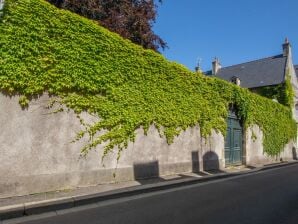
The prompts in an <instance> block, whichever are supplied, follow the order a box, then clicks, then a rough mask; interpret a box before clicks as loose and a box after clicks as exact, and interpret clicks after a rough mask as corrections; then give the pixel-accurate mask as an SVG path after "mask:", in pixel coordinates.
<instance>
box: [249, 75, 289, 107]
mask: <svg viewBox="0 0 298 224" xmlns="http://www.w3.org/2000/svg"><path fill="white" fill-rule="evenodd" d="M253 92H255V93H257V94H259V95H261V96H264V97H267V98H269V99H275V100H277V101H278V102H279V103H281V104H283V105H285V106H287V107H293V105H294V95H295V93H294V90H293V86H292V84H291V77H290V75H289V74H287V75H286V79H285V81H284V83H281V84H279V85H274V86H264V87H259V88H255V89H253Z"/></svg>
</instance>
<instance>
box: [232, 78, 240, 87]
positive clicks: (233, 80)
mask: <svg viewBox="0 0 298 224" xmlns="http://www.w3.org/2000/svg"><path fill="white" fill-rule="evenodd" d="M231 82H232V83H234V84H236V85H237V86H240V79H239V78H238V77H236V76H233V77H232V78H231Z"/></svg>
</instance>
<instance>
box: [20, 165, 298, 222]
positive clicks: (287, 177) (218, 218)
mask: <svg viewBox="0 0 298 224" xmlns="http://www.w3.org/2000/svg"><path fill="white" fill-rule="evenodd" d="M48 215H49V216H50V217H48V218H42V216H41V217H39V219H38V220H34V221H32V220H31V221H25V222H22V223H26V224H41V223H42V224H60V223H63V224H66V223H69V224H77V223H82V224H83V223H84V224H85V223H86V224H95V223H96V224H99V223H100V224H111V223H115V224H116V223H117V224H121V223H125V224H133V223H142V224H143V223H144V224H146V223H152V224H158V223H161V224H167V223H170V224H174V223H179V224H182V223H198V224H215V223H216V224H219V223H221V224H234V223H235V224H236V223H237V224H245V223H249V224H267V223H268V224H288V223H291V224H292V223H293V224H298V165H292V166H287V167H282V168H277V169H272V170H267V171H261V172H259V173H254V174H249V175H244V176H238V177H233V178H228V179H223V180H217V181H211V182H207V183H201V184H196V185H192V186H186V187H181V188H176V189H169V190H165V191H160V192H154V193H149V194H143V195H139V196H133V197H129V198H123V199H117V200H111V201H108V202H102V203H99V204H97V205H95V204H94V205H90V206H87V207H81V208H76V209H70V210H64V211H60V212H58V215H57V214H56V215H55V214H54V215H53V214H48ZM52 215H53V216H52Z"/></svg>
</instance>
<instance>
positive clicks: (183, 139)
mask: <svg viewBox="0 0 298 224" xmlns="http://www.w3.org/2000/svg"><path fill="white" fill-rule="evenodd" d="M49 100H50V98H49V96H48V95H47V94H44V95H43V96H41V97H39V98H38V99H33V100H32V101H31V102H30V105H29V107H28V109H25V110H23V109H22V108H21V107H20V105H19V103H18V97H16V96H14V97H9V96H5V95H3V94H1V93H0V127H1V131H0V177H1V178H0V198H3V197H9V196H16V195H26V194H32V193H39V192H47V191H54V190H63V189H69V188H75V187H81V186H92V185H97V184H104V183H111V182H118V181H128V180H133V179H142V178H146V177H154V176H155V177H158V176H163V175H168V174H181V173H185V172H198V171H203V170H210V169H224V168H225V161H224V137H223V135H222V134H220V133H216V132H215V131H212V134H211V135H210V136H209V137H208V138H206V139H205V138H202V137H201V136H200V129H199V127H198V126H196V127H193V128H189V129H187V130H186V131H184V132H182V133H181V134H180V135H179V136H177V137H176V138H175V139H174V143H172V144H171V145H168V144H167V142H166V139H165V138H163V137H160V134H159V133H158V131H157V129H156V128H155V127H154V126H151V127H150V128H149V131H148V134H147V135H146V136H145V135H144V132H143V130H142V129H138V130H136V136H137V137H136V140H135V142H130V143H129V145H128V148H127V149H125V150H123V152H122V153H121V157H120V160H119V161H118V163H117V159H116V158H117V153H118V150H117V149H114V150H113V151H112V152H111V153H109V154H108V155H107V156H106V157H105V158H104V160H103V161H102V160H101V158H102V155H103V145H100V146H98V147H97V148H96V149H95V150H92V151H90V152H89V154H88V155H87V157H86V158H85V157H81V156H80V152H81V149H82V147H83V146H84V145H86V143H87V142H88V141H87V139H86V138H85V139H81V140H79V141H77V142H75V143H72V141H73V140H74V138H75V136H76V133H78V132H79V131H80V130H82V129H83V126H82V125H81V124H80V121H79V119H78V118H77V117H76V114H75V113H74V112H73V111H71V110H68V111H67V110H65V111H64V112H59V113H52V111H53V110H55V108H53V109H48V107H47V105H48V103H49ZM81 117H83V118H84V120H85V122H87V123H93V122H96V121H97V120H98V119H97V118H96V117H94V116H91V115H88V114H87V113H82V114H81ZM252 133H254V135H256V136H257V138H253V137H252ZM99 134H100V133H99ZM262 139H263V133H262V131H261V130H260V129H259V127H258V126H253V127H251V128H249V129H248V130H247V132H246V133H245V138H244V156H243V159H244V163H246V164H247V165H255V164H266V163H270V162H273V161H277V160H279V159H280V158H282V159H283V160H291V159H293V158H294V155H296V151H295V153H294V151H293V143H289V144H288V145H287V146H286V147H285V150H284V152H283V153H282V154H281V155H280V156H279V157H275V158H271V157H268V156H267V155H265V154H264V153H263V145H262ZM295 150H296V149H295ZM114 174H116V176H115V175H114Z"/></svg>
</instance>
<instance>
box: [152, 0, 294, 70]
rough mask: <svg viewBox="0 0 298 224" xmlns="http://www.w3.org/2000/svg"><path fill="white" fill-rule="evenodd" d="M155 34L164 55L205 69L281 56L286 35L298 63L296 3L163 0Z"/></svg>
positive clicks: (287, 0)
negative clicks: (164, 46) (162, 44)
mask: <svg viewBox="0 0 298 224" xmlns="http://www.w3.org/2000/svg"><path fill="white" fill-rule="evenodd" d="M157 11H158V16H157V19H156V23H155V24H154V27H153V30H154V32H155V33H156V34H158V35H159V36H160V37H161V38H162V39H163V40H164V41H166V42H167V44H168V46H169V48H168V49H166V50H165V51H162V52H161V53H162V54H163V55H164V56H165V57H166V58H167V59H169V60H171V61H176V62H178V63H180V64H183V65H185V66H186V67H188V68H189V69H191V70H194V68H195V66H196V64H197V62H198V61H200V65H201V68H202V70H203V71H206V70H210V69H211V62H212V60H213V59H214V57H218V58H219V60H220V62H221V65H222V66H223V67H225V66H229V65H234V64H239V63H242V62H247V61H252V60H256V59H260V58H263V57H269V56H273V55H278V54H281V53H282V43H283V42H284V40H285V38H286V37H288V39H289V41H290V43H291V45H292V53H293V59H294V63H295V64H298V0H163V3H162V4H161V5H159V6H158V10H157Z"/></svg>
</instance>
